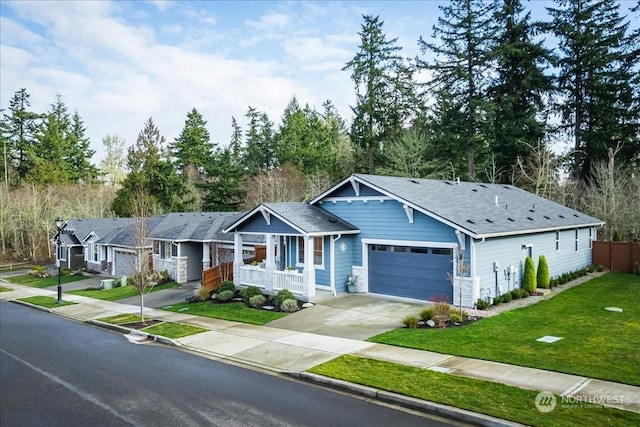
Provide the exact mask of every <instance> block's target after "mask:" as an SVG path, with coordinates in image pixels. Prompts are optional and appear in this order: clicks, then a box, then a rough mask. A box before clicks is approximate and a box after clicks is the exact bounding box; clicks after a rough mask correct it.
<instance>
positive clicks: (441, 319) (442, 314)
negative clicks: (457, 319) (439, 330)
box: [433, 302, 451, 326]
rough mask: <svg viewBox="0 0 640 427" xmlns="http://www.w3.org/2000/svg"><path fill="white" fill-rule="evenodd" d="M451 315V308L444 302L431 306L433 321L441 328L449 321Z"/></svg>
mask: <svg viewBox="0 0 640 427" xmlns="http://www.w3.org/2000/svg"><path fill="white" fill-rule="evenodd" d="M450 313H451V306H450V305H449V303H446V302H437V303H436V304H435V305H434V306H433V320H434V321H435V322H436V323H438V325H439V326H443V325H444V324H445V322H446V321H447V320H448V319H449V314H450Z"/></svg>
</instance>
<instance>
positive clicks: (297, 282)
mask: <svg viewBox="0 0 640 427" xmlns="http://www.w3.org/2000/svg"><path fill="white" fill-rule="evenodd" d="M281 289H287V290H288V291H291V293H293V294H299V295H302V294H303V292H304V275H303V274H302V273H298V272H297V271H274V272H273V290H274V291H279V290H281Z"/></svg>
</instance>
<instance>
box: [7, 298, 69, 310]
mask: <svg viewBox="0 0 640 427" xmlns="http://www.w3.org/2000/svg"><path fill="white" fill-rule="evenodd" d="M18 301H24V302H28V303H29V304H33V305H39V306H40V307H46V308H57V307H64V306H65V305H73V304H75V302H71V301H62V303H60V304H58V299H57V298H52V297H43V296H35V297H26V298H19V299H18Z"/></svg>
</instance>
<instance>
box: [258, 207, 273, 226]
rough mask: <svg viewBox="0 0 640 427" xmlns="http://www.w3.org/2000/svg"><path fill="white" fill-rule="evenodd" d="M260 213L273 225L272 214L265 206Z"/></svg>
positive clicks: (268, 223)
mask: <svg viewBox="0 0 640 427" xmlns="http://www.w3.org/2000/svg"><path fill="white" fill-rule="evenodd" d="M260 213H261V214H262V216H263V217H264V220H265V222H266V223H267V225H271V214H270V213H269V212H267V211H266V210H265V209H264V208H260Z"/></svg>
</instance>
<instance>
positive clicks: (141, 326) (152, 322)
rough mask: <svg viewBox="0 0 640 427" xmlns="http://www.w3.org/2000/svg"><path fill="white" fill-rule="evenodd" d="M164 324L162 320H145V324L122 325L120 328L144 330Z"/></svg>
mask: <svg viewBox="0 0 640 427" xmlns="http://www.w3.org/2000/svg"><path fill="white" fill-rule="evenodd" d="M162 322H163V321H162V320H154V319H149V320H145V321H144V323H142V322H133V323H120V324H119V325H118V326H123V327H125V328H130V329H144V328H148V327H149V326H153V325H157V324H158V323H162Z"/></svg>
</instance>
